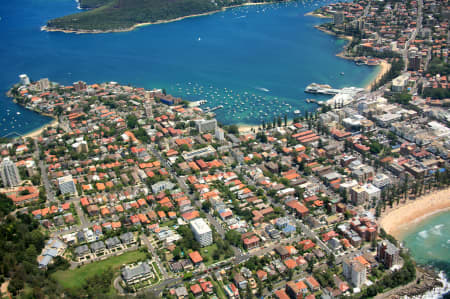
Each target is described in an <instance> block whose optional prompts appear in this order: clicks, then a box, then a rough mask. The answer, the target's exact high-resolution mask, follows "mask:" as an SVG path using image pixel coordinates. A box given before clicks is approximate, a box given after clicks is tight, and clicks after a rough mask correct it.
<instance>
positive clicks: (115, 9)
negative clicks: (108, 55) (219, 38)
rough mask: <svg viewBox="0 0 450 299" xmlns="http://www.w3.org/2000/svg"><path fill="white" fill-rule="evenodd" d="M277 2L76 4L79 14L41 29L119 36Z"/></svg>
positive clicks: (121, 0)
mask: <svg viewBox="0 0 450 299" xmlns="http://www.w3.org/2000/svg"><path fill="white" fill-rule="evenodd" d="M264 2H279V1H278V0H269V1H264V0H253V1H244V0H80V3H79V5H80V8H82V9H87V10H85V11H82V12H80V13H76V14H72V15H68V16H63V17H60V18H56V19H53V20H50V21H48V22H47V25H46V26H44V27H43V28H42V29H43V30H47V31H64V32H76V33H101V32H120V31H129V30H133V29H134V28H136V27H137V26H140V25H146V24H154V23H162V22H169V21H175V20H179V19H182V18H185V17H190V16H197V15H202V14H208V13H213V12H217V11H220V10H223V9H225V8H229V7H234V6H240V5H250V4H259V3H264Z"/></svg>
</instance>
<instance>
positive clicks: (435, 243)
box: [403, 211, 450, 278]
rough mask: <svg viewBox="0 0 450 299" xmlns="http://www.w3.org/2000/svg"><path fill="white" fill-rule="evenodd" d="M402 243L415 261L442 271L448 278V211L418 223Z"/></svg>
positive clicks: (449, 252) (449, 247)
mask: <svg viewBox="0 0 450 299" xmlns="http://www.w3.org/2000/svg"><path fill="white" fill-rule="evenodd" d="M403 241H404V243H405V245H406V247H408V248H409V249H410V251H411V254H412V256H413V257H414V260H415V261H417V262H418V263H419V264H421V265H429V266H434V267H436V268H438V269H440V270H443V271H444V272H445V273H446V276H447V278H448V277H450V211H447V212H443V213H439V214H437V215H433V216H432V217H430V218H427V219H425V220H424V221H422V222H420V223H418V225H416V226H415V227H414V228H412V229H411V230H410V231H408V232H407V234H405V236H404V237H403Z"/></svg>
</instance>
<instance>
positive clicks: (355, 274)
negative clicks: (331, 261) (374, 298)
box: [342, 259, 367, 288]
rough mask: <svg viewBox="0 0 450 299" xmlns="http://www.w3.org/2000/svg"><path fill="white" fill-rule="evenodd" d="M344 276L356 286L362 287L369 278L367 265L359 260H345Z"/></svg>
mask: <svg viewBox="0 0 450 299" xmlns="http://www.w3.org/2000/svg"><path fill="white" fill-rule="evenodd" d="M342 265H343V269H344V273H343V274H344V276H345V278H346V279H347V280H349V281H350V282H351V284H352V285H353V286H355V287H356V288H360V287H361V286H362V285H363V284H364V283H366V279H367V271H366V267H365V266H364V265H363V264H361V263H360V262H359V261H357V260H348V259H347V260H344V261H343V263H342Z"/></svg>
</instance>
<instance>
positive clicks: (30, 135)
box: [6, 90, 59, 138]
mask: <svg viewBox="0 0 450 299" xmlns="http://www.w3.org/2000/svg"><path fill="white" fill-rule="evenodd" d="M6 96H7V97H8V98H11V99H12V101H13V102H14V103H15V104H17V105H19V106H21V107H23V108H25V109H27V110H30V111H33V112H36V113H37V114H39V115H41V116H47V117H50V118H52V121H51V122H49V123H46V124H43V125H42V126H39V127H38V128H36V129H33V130H31V131H29V132H27V133H25V134H23V135H22V136H21V138H35V137H39V136H40V135H41V134H42V132H44V130H45V129H47V128H49V127H57V126H58V125H59V121H58V119H57V118H56V117H55V116H54V115H51V114H49V113H44V112H41V111H37V110H33V109H29V108H27V107H26V106H25V105H23V104H21V103H19V102H18V101H17V100H16V99H15V98H14V97H13V95H12V94H11V90H8V91H7V92H6Z"/></svg>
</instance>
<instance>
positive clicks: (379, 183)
mask: <svg viewBox="0 0 450 299" xmlns="http://www.w3.org/2000/svg"><path fill="white" fill-rule="evenodd" d="M390 183H391V179H390V178H389V177H388V176H387V175H385V174H384V173H378V174H377V175H376V176H375V177H374V178H373V181H372V184H373V185H374V186H375V187H377V188H379V189H383V188H384V187H386V186H387V185H389V184H390Z"/></svg>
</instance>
